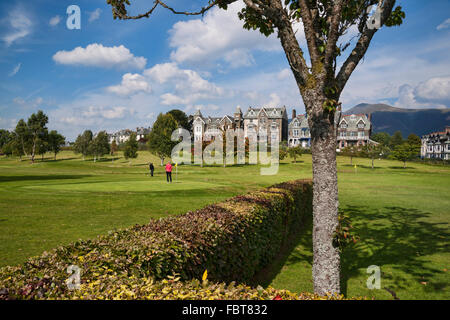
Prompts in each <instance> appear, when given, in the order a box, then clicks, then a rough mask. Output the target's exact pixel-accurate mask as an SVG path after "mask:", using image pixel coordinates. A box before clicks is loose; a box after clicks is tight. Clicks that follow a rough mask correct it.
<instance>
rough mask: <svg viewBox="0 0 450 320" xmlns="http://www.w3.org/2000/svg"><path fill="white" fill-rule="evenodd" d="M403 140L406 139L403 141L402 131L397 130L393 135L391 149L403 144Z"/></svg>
mask: <svg viewBox="0 0 450 320" xmlns="http://www.w3.org/2000/svg"><path fill="white" fill-rule="evenodd" d="M403 142H404V141H403V136H402V133H401V132H400V131H395V132H394V134H393V135H392V137H391V141H390V147H391V149H395V147H397V146H399V145H401V144H403Z"/></svg>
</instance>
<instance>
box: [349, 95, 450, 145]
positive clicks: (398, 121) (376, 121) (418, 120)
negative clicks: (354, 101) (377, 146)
mask: <svg viewBox="0 0 450 320" xmlns="http://www.w3.org/2000/svg"><path fill="white" fill-rule="evenodd" d="M362 113H364V114H372V125H373V130H372V133H376V132H381V131H384V132H387V133H389V134H390V135H392V134H393V133H394V132H395V131H397V130H400V131H401V133H402V135H403V137H404V138H406V137H407V136H408V135H409V134H411V133H414V134H416V135H418V136H419V137H420V136H422V135H424V134H427V133H430V132H434V131H442V130H443V129H444V128H445V126H446V125H447V126H448V125H450V108H446V109H401V108H394V107H392V106H389V105H387V104H368V103H361V104H358V105H356V106H354V107H353V108H351V109H349V110H346V111H344V112H343V114H362Z"/></svg>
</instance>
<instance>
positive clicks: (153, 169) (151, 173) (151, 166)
mask: <svg viewBox="0 0 450 320" xmlns="http://www.w3.org/2000/svg"><path fill="white" fill-rule="evenodd" d="M149 169H150V175H151V176H152V177H153V171H155V167H154V166H153V163H150V166H149Z"/></svg>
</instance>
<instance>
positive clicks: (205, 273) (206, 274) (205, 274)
mask: <svg viewBox="0 0 450 320" xmlns="http://www.w3.org/2000/svg"><path fill="white" fill-rule="evenodd" d="M206 278H208V270H205V272H204V273H203V277H202V280H203V281H205V280H206Z"/></svg>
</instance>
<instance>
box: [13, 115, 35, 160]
mask: <svg viewBox="0 0 450 320" xmlns="http://www.w3.org/2000/svg"><path fill="white" fill-rule="evenodd" d="M14 134H15V140H16V143H15V144H16V146H15V148H14V149H16V151H17V152H19V150H18V149H19V148H20V149H21V150H20V154H22V155H26V154H28V153H30V152H31V140H32V136H31V132H30V130H29V128H28V125H27V123H26V122H25V121H24V120H23V119H20V120H19V122H17V125H16V129H15V130H14Z"/></svg>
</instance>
